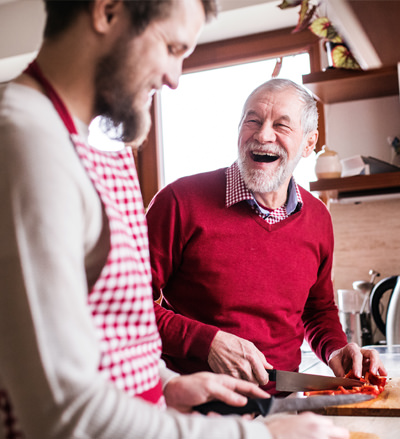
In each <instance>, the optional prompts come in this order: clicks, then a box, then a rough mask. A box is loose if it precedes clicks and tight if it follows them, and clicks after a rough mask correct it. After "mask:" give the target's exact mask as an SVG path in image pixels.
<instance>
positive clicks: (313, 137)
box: [301, 130, 318, 158]
mask: <svg viewBox="0 0 400 439" xmlns="http://www.w3.org/2000/svg"><path fill="white" fill-rule="evenodd" d="M317 140H318V131H317V130H314V131H311V132H309V133H308V134H307V136H306V138H305V139H304V142H305V146H304V149H303V154H302V155H301V156H302V157H304V158H306V157H308V156H309V155H310V154H311V153H312V152H313V151H314V148H315V145H316V144H317Z"/></svg>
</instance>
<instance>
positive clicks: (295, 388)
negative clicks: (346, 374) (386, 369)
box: [266, 369, 363, 392]
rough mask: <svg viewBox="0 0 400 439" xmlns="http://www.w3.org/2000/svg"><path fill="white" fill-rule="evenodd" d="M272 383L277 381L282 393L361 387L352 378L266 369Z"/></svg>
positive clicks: (358, 381) (277, 386) (359, 383)
mask: <svg viewBox="0 0 400 439" xmlns="http://www.w3.org/2000/svg"><path fill="white" fill-rule="evenodd" d="M266 370H267V372H268V375H269V379H270V381H276V390H278V391H280V392H307V391H312V390H333V389H337V388H338V387H339V386H343V387H344V388H351V387H360V386H362V385H363V383H361V382H360V380H354V379H350V378H340V377H330V376H324V375H311V374H308V373H298V372H287V371H285V370H275V369H266Z"/></svg>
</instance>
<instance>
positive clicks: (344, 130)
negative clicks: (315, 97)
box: [325, 96, 400, 162]
mask: <svg viewBox="0 0 400 439" xmlns="http://www.w3.org/2000/svg"><path fill="white" fill-rule="evenodd" d="M325 122H326V143H327V145H328V147H329V148H330V149H333V150H335V151H336V152H337V153H338V154H339V156H340V158H341V159H344V158H348V157H351V156H353V155H365V156H373V157H376V158H378V159H381V160H385V161H388V162H390V161H391V160H392V158H393V156H394V150H393V148H392V147H391V146H390V145H389V144H388V142H387V137H388V136H391V137H395V136H397V137H399V138H400V100H399V97H398V96H390V97H383V98H378V99H365V100H359V101H352V102H344V103H337V104H330V105H326V106H325Z"/></svg>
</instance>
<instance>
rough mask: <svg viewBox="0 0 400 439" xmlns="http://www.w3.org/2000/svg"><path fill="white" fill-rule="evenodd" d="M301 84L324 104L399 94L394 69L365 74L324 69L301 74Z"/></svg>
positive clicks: (354, 71) (377, 70) (383, 69)
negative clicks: (323, 70)
mask: <svg viewBox="0 0 400 439" xmlns="http://www.w3.org/2000/svg"><path fill="white" fill-rule="evenodd" d="M303 84H304V85H305V86H306V87H307V88H308V89H309V90H310V91H311V92H312V93H313V94H314V95H315V96H316V98H317V99H318V100H320V101H321V102H322V103H324V104H332V103H336V102H347V101H354V100H358V99H370V98H378V97H383V96H394V95H398V94H399V80H398V75H397V66H390V67H384V68H381V69H374V70H367V71H360V70H344V69H327V70H326V71H325V72H317V73H311V74H309V75H304V76H303Z"/></svg>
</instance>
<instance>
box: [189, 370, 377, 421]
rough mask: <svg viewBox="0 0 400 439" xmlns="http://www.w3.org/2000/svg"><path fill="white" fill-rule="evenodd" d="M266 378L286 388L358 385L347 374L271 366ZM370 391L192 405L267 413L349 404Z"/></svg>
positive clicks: (224, 411) (198, 408)
mask: <svg viewBox="0 0 400 439" xmlns="http://www.w3.org/2000/svg"><path fill="white" fill-rule="evenodd" d="M267 372H268V374H269V377H270V380H271V381H276V389H277V390H279V391H288V392H304V391H310V390H327V389H336V388H337V387H339V386H343V387H354V386H359V385H360V382H359V380H352V379H348V378H338V377H329V376H322V375H311V374H305V373H297V372H287V371H281V370H275V369H268V370H267ZM372 398H373V396H371V395H361V394H351V395H322V396H313V397H310V398H305V397H301V398H275V397H271V398H253V399H251V398H249V399H248V402H247V404H246V405H244V406H241V407H236V406H230V405H229V404H225V403H223V402H222V401H210V402H207V403H205V404H200V405H198V406H196V407H193V409H194V410H195V411H198V412H200V413H203V414H206V413H209V412H216V413H220V414H239V415H242V414H248V413H253V414H261V415H263V416H266V415H267V414H272V413H278V412H285V411H305V410H316V409H321V408H324V407H328V406H332V405H342V404H352V403H356V402H362V401H367V400H369V399H372Z"/></svg>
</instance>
